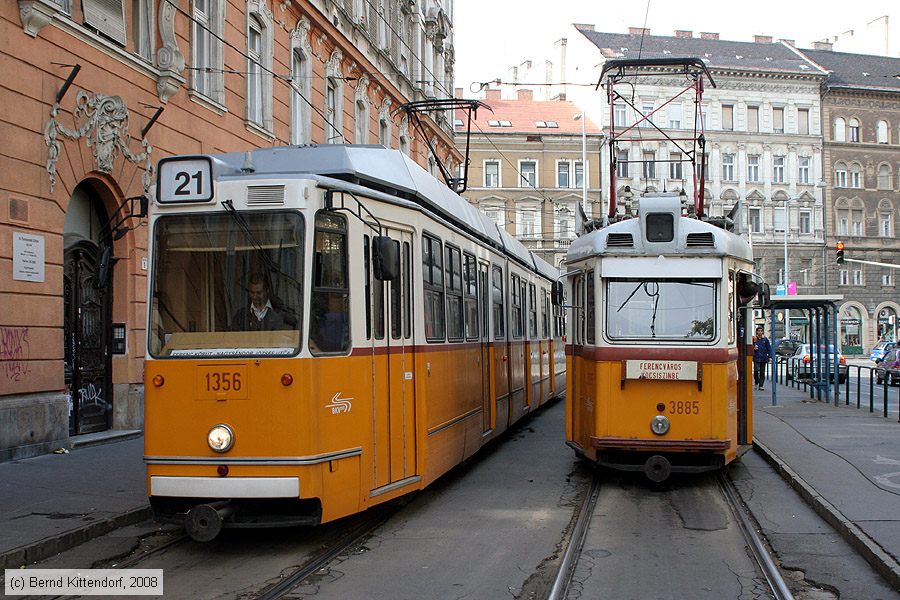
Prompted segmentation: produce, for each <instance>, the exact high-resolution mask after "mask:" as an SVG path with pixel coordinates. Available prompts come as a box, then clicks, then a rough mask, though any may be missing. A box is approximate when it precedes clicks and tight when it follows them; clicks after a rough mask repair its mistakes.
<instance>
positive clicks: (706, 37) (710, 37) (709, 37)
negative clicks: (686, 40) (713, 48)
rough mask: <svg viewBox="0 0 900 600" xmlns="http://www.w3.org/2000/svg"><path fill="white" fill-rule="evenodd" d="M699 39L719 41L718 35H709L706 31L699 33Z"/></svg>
mask: <svg viewBox="0 0 900 600" xmlns="http://www.w3.org/2000/svg"><path fill="white" fill-rule="evenodd" d="M700 39H701V40H717V39H719V34H718V33H710V32H708V31H701V32H700Z"/></svg>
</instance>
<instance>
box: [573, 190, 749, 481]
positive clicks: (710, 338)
mask: <svg viewBox="0 0 900 600" xmlns="http://www.w3.org/2000/svg"><path fill="white" fill-rule="evenodd" d="M686 212H687V211H686V207H683V206H682V202H681V199H680V198H679V196H678V195H677V194H675V193H651V194H647V195H645V196H644V197H641V198H640V206H639V210H638V215H637V217H636V218H630V219H624V220H620V221H619V222H617V223H614V224H612V225H609V226H607V227H604V228H602V229H598V230H596V231H593V232H591V233H589V234H587V235H584V236H582V237H580V238H578V239H577V240H576V241H575V242H573V244H572V246H571V247H570V250H569V252H568V256H567V259H566V268H567V272H568V273H567V274H568V276H567V298H568V299H569V301H570V303H571V305H572V306H573V311H572V315H573V318H572V319H571V321H570V324H569V330H568V334H569V336H570V337H569V339H568V340H567V346H566V353H567V361H568V369H567V376H568V386H567V387H568V390H569V393H568V394H567V399H566V407H567V417H566V418H567V425H566V432H567V440H568V444H569V445H570V446H572V447H573V448H574V449H575V451H576V453H577V454H579V455H581V456H584V457H586V458H587V459H589V460H591V461H593V462H595V463H597V464H599V465H604V466H608V467H612V468H616V469H622V470H635V471H644V472H645V473H646V474H647V476H648V477H649V478H650V479H652V480H655V481H661V480H664V479H666V478H667V477H668V476H669V474H670V473H671V472H673V471H674V472H698V471H704V470H711V469H717V468H720V467H722V466H723V465H725V464H726V463H728V462H730V461H731V460H733V459H734V458H735V457H737V456H738V455H739V453H740V452H741V451H742V449H745V448H747V447H748V445H749V444H750V443H751V441H752V410H751V407H752V392H751V390H750V386H751V379H752V371H751V365H750V361H751V360H752V351H751V350H749V348H750V340H751V337H750V335H751V332H749V331H746V330H747V329H748V327H747V326H746V324H747V323H751V322H752V321H749V320H748V316H747V311H748V309H747V308H746V305H747V303H748V302H749V301H750V300H751V299H753V298H754V296H755V294H756V293H757V290H758V285H757V284H756V283H755V282H753V281H752V275H751V273H752V269H753V260H752V253H751V248H750V246H749V244H748V242H747V240H745V239H744V238H743V237H741V236H739V235H736V234H734V233H732V232H730V231H727V230H725V229H723V228H721V227H718V226H716V225H713V224H710V223H708V222H705V221H703V220H700V219H697V218H693V217H688V216H683V213H686Z"/></svg>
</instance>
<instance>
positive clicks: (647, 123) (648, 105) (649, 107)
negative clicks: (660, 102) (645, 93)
mask: <svg viewBox="0 0 900 600" xmlns="http://www.w3.org/2000/svg"><path fill="white" fill-rule="evenodd" d="M641 112H642V113H643V117H642V118H644V117H646V118H644V120H643V121H641V127H653V117H651V116H649V115H650V113H652V112H653V102H649V101H645V102H644V103H643V104H642V105H641Z"/></svg>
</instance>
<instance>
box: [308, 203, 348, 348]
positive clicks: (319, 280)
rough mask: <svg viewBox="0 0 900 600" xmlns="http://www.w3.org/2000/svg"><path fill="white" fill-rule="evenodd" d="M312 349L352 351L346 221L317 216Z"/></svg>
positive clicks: (324, 214) (324, 213) (328, 214)
mask: <svg viewBox="0 0 900 600" xmlns="http://www.w3.org/2000/svg"><path fill="white" fill-rule="evenodd" d="M315 227H316V232H315V241H314V244H315V253H314V254H313V285H312V294H311V306H310V317H309V349H310V352H312V353H313V354H329V353H338V352H346V351H347V350H348V349H349V348H350V286H349V282H348V281H349V280H348V277H347V220H346V219H345V218H344V217H343V216H342V215H337V214H335V213H333V212H328V211H320V212H319V213H317V214H316V224H315Z"/></svg>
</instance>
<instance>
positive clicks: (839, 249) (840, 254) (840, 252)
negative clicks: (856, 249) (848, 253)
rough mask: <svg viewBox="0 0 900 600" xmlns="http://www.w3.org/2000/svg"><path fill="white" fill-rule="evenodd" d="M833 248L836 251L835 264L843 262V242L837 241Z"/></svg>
mask: <svg viewBox="0 0 900 600" xmlns="http://www.w3.org/2000/svg"><path fill="white" fill-rule="evenodd" d="M835 250H836V252H837V264H839V265H842V264H844V242H838V243H837V246H835Z"/></svg>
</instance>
